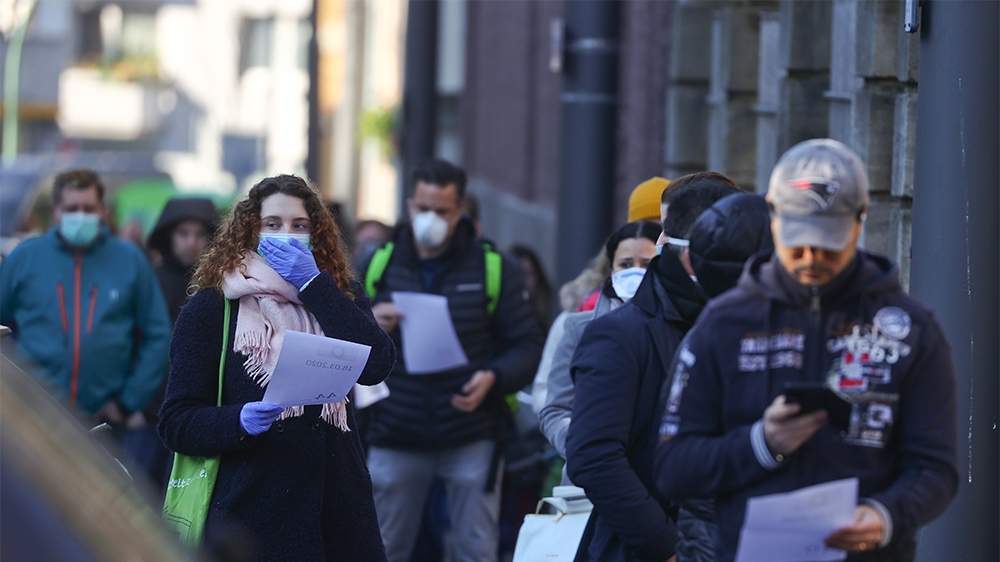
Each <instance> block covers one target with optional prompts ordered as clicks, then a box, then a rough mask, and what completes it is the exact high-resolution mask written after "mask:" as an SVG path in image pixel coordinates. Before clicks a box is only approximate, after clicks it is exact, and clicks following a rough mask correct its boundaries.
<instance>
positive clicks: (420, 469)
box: [363, 160, 543, 562]
mask: <svg viewBox="0 0 1000 562" xmlns="http://www.w3.org/2000/svg"><path fill="white" fill-rule="evenodd" d="M412 185H413V188H412V189H413V192H412V195H411V197H410V198H409V199H408V200H407V202H406V207H407V212H408V213H407V214H408V216H407V219H408V220H403V221H401V222H400V223H399V224H398V225H397V226H396V228H395V229H394V232H393V234H392V237H391V239H390V242H389V243H387V244H386V245H385V246H383V247H382V248H380V249H379V250H377V251H376V252H375V254H374V255H373V256H372V259H371V260H370V262H369V264H368V265H367V266H366V267H364V268H363V271H365V286H366V289H367V290H368V292H369V294H370V295H371V296H372V302H373V303H374V305H373V306H372V312H373V313H374V315H375V318H376V320H377V321H378V323H379V326H381V327H382V329H383V330H385V331H386V333H388V334H389V335H390V336H391V337H392V338H393V341H394V342H395V343H396V347H397V348H398V349H400V350H402V351H403V352H404V353H403V354H402V355H401V357H404V358H405V357H406V353H405V352H406V350H405V349H404V346H405V342H404V341H403V339H402V336H401V333H400V332H401V330H400V329H399V322H400V320H401V318H402V315H401V314H400V312H399V311H398V310H397V309H396V307H395V306H394V305H393V303H392V294H393V293H394V292H398V291H407V292H417V293H428V294H434V295H442V296H444V297H447V300H448V311H449V313H450V315H451V320H452V323H453V324H454V327H455V332H456V333H457V335H458V339H459V342H460V344H461V346H462V349H463V351H464V352H465V355H466V357H467V358H468V363H467V364H466V365H463V366H459V367H455V368H451V369H447V370H442V371H440V372H432V373H421V374H415V373H411V372H410V370H409V367H408V365H407V364H406V361H405V360H400V361H399V362H398V363H397V364H396V367H395V368H394V369H393V372H392V375H391V376H390V377H389V378H387V379H386V384H387V385H388V387H389V391H390V393H389V396H388V398H385V399H384V400H381V401H379V402H378V403H376V404H375V405H373V406H371V407H370V409H371V410H373V412H372V417H371V425H370V428H369V431H368V441H369V443H370V444H371V447H370V451H369V457H368V465H369V470H370V471H371V477H372V485H373V488H374V492H375V504H376V507H377V509H378V512H379V526H380V528H381V531H382V538H383V540H384V541H385V546H386V554H387V557H388V559H389V561H390V562H406V561H408V560H409V558H410V554H411V550H412V549H413V545H414V541H415V538H416V534H417V531H418V528H419V525H420V520H421V514H422V513H423V510H422V507H423V505H424V502H425V501H426V498H427V496H428V493H429V491H430V488H431V484H432V482H433V481H434V479H435V478H439V479H441V480H443V482H444V485H445V489H446V491H447V498H448V511H449V514H450V516H451V529H452V535H451V539H452V540H451V549H452V555H451V559H452V560H456V561H479V560H490V559H493V558H495V557H496V553H497V541H498V537H499V528H498V520H499V515H500V504H499V480H500V479H499V464H500V462H501V451H500V449H499V444H498V439H499V437H500V435H501V431H502V429H503V423H504V419H505V410H504V409H505V407H506V406H505V403H504V401H503V397H504V396H506V395H508V394H511V393H514V392H517V391H518V390H520V389H521V388H523V387H524V386H525V385H526V384H528V383H529V382H530V381H531V377H532V375H533V374H534V370H535V366H536V365H537V363H538V359H539V356H540V355H541V349H542V338H543V336H542V333H541V329H540V327H539V325H538V322H537V321H536V320H535V317H534V311H533V309H532V308H531V304H530V303H529V301H528V300H527V296H526V295H527V293H526V291H525V290H524V281H523V279H522V275H521V270H520V266H519V265H518V264H516V263H514V262H512V261H510V260H509V259H505V258H502V257H501V256H500V254H499V253H497V252H496V251H495V250H494V249H493V248H492V246H491V245H490V244H488V243H486V242H484V241H482V240H480V239H479V238H478V236H477V235H476V233H475V228H474V226H473V224H472V222H471V221H470V220H469V219H468V218H467V217H466V216H465V215H464V213H463V208H462V201H463V198H464V195H465V172H463V171H462V170H461V169H460V168H458V167H456V166H454V165H452V164H449V163H448V162H445V161H443V160H429V161H426V162H424V163H422V164H421V165H419V166H418V167H417V169H416V170H415V171H414V173H413V177H412ZM491 277H492V278H491ZM491 287H493V288H495V290H496V292H495V293H491Z"/></svg>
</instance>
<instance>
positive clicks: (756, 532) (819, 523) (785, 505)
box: [736, 478, 877, 562]
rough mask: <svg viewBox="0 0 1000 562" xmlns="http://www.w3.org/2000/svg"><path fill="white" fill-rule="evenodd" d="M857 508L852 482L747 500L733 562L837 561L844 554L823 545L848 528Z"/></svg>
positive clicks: (853, 482)
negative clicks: (829, 538)
mask: <svg viewBox="0 0 1000 562" xmlns="http://www.w3.org/2000/svg"><path fill="white" fill-rule="evenodd" d="M857 504H858V479H857V478H847V479H844V480H836V481H833V482H826V483H824V484H817V485H815V486H809V487H808V488H802V489H800V490H795V491H793V492H787V493H783V494H771V495H768V496H760V497H757V498H750V500H749V501H748V502H747V511H746V517H745V518H744V520H743V528H742V529H741V530H740V542H739V547H738V548H737V550H736V562H755V561H757V560H768V561H769V562H798V561H801V560H813V561H826V560H843V559H845V558H846V557H847V553H846V552H844V551H843V550H839V549H834V548H830V547H829V546H827V544H826V543H825V542H824V541H825V539H826V538H827V537H829V536H831V535H830V533H833V532H834V531H837V530H839V529H842V528H843V527H845V526H848V525H851V523H852V522H853V521H854V512H855V508H856V506H857ZM834 534H836V533H834ZM875 544H877V543H875ZM866 547H868V545H867V544H866Z"/></svg>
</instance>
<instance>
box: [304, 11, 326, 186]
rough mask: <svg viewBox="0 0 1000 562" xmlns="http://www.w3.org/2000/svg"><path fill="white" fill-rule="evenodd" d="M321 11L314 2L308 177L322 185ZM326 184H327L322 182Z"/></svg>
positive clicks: (310, 44)
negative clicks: (319, 24) (320, 153)
mask: <svg viewBox="0 0 1000 562" xmlns="http://www.w3.org/2000/svg"><path fill="white" fill-rule="evenodd" d="M318 10H319V0H313V2H312V9H311V10H310V11H309V30H310V36H309V45H308V47H307V49H308V62H307V64H308V66H309V93H308V101H309V128H308V133H307V135H308V139H307V143H308V144H307V152H306V176H307V177H308V178H309V179H310V180H312V181H313V182H316V184H317V186H319V187H320V188H322V185H320V183H321V182H320V177H319V156H320V155H319V134H320V124H319V90H320V88H321V87H323V86H322V85H321V84H320V83H319V39H318V33H319V26H318V21H317V20H318V17H317V11H318ZM322 183H325V182H322Z"/></svg>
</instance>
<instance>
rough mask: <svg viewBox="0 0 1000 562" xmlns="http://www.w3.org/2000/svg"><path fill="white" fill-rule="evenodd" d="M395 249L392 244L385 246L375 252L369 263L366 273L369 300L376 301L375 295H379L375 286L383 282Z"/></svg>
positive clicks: (366, 288) (366, 290) (366, 291)
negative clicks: (383, 276) (383, 275)
mask: <svg viewBox="0 0 1000 562" xmlns="http://www.w3.org/2000/svg"><path fill="white" fill-rule="evenodd" d="M393 248H395V245H394V244H393V243H392V242H388V243H386V245H385V246H382V247H381V248H379V249H378V250H375V253H374V254H372V260H371V261H370V262H369V263H368V271H366V272H365V293H368V298H370V299H372V300H375V295H376V293H378V289H377V288H376V287H375V285H378V282H379V281H381V280H382V274H383V273H385V268H386V266H388V265H389V258H391V257H392V250H393Z"/></svg>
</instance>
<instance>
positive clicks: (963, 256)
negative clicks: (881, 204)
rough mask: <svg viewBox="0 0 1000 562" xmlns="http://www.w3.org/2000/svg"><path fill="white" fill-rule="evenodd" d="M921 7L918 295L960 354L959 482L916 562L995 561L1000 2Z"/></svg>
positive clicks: (914, 287)
mask: <svg viewBox="0 0 1000 562" xmlns="http://www.w3.org/2000/svg"><path fill="white" fill-rule="evenodd" d="M922 6H923V14H922V21H921V24H920V28H921V38H920V82H919V84H920V86H919V98H918V100H917V140H916V169H915V177H914V193H913V233H912V234H913V260H912V265H911V282H910V287H911V292H912V294H913V295H914V296H916V297H917V298H918V299H920V300H921V301H923V302H924V303H926V304H927V305H929V306H930V307H932V308H933V309H934V310H935V313H936V315H937V317H938V319H939V320H940V322H941V325H942V326H943V327H944V330H945V332H946V333H947V336H948V340H949V342H950V343H951V348H952V353H953V354H954V358H955V372H956V373H957V377H958V444H959V447H958V464H959V475H960V478H959V488H958V495H957V497H956V498H955V501H954V502H953V503H952V504H951V506H950V507H949V508H948V510H947V511H946V512H945V514H944V515H943V516H941V517H940V518H939V519H938V520H937V521H935V522H934V523H932V524H931V525H929V526H928V527H927V528H926V529H925V530H924V532H923V534H922V535H921V536H920V545H919V546H918V556H917V559H918V560H926V561H936V560H977V561H978V560H998V559H1000V548H998V540H997V539H998V532H997V531H998V529H1000V516H998V515H1000V495H998V481H1000V440H998V433H997V423H998V418H1000V389H998V379H1000V377H998V373H997V367H998V365H1000V353H998V341H1000V322H998V318H997V312H998V309H1000V301H998V298H997V297H998V295H997V287H998V286H1000V275H998V267H1000V265H998V264H1000V228H998V224H1000V187H998V181H1000V139H998V130H1000V110H998V103H997V100H998V99H1000V87H998V84H1000V70H998V69H1000V55H998V53H1000V31H998V30H1000V3H998V2H979V1H929V0H925V1H924V2H923V4H922Z"/></svg>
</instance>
